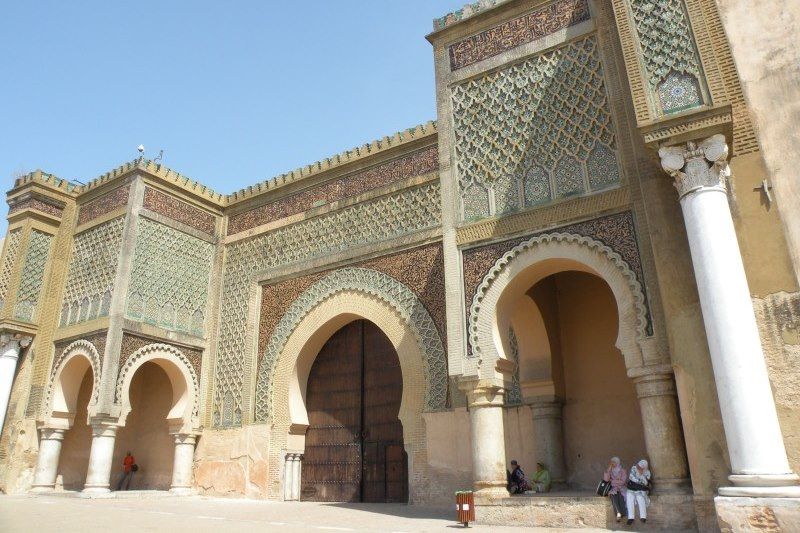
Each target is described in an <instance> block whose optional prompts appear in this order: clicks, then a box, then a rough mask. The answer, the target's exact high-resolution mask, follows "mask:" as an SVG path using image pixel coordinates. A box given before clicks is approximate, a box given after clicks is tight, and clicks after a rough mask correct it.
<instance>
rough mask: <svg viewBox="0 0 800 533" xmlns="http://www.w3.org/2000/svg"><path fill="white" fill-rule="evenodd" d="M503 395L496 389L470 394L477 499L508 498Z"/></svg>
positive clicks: (474, 483) (488, 388)
mask: <svg viewBox="0 0 800 533" xmlns="http://www.w3.org/2000/svg"><path fill="white" fill-rule="evenodd" d="M503 394H504V391H503V389H502V388H500V387H495V386H486V387H477V388H474V389H469V390H467V400H468V402H469V414H470V423H471V430H472V471H473V486H474V489H475V491H476V493H477V494H476V495H477V496H479V497H481V498H497V497H507V496H508V490H507V489H506V484H507V481H506V443H505V431H504V429H503Z"/></svg>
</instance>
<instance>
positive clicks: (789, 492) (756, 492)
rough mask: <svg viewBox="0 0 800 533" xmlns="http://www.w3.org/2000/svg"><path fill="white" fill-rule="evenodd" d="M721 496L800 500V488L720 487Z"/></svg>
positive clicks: (795, 486)
mask: <svg viewBox="0 0 800 533" xmlns="http://www.w3.org/2000/svg"><path fill="white" fill-rule="evenodd" d="M719 495H720V496H727V497H732V498H800V486H798V485H792V486H784V487H720V488H719ZM798 501H799V502H800V500H798Z"/></svg>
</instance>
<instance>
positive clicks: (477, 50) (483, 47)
mask: <svg viewBox="0 0 800 533" xmlns="http://www.w3.org/2000/svg"><path fill="white" fill-rule="evenodd" d="M590 18H591V13H590V12H589V4H588V2H587V1H586V0H558V1H557V2H553V3H552V4H550V5H548V6H545V7H543V8H540V9H538V10H536V11H534V12H532V13H528V14H527V15H522V16H521V17H517V18H515V19H512V20H509V21H508V22H504V23H503V24H500V25H499V26H495V27H493V28H490V29H488V30H486V31H483V32H481V33H478V34H476V35H472V36H470V37H467V38H466V39H463V40H461V41H458V42H457V43H455V44H452V45H450V46H449V47H448V52H449V54H450V70H452V71H454V70H458V69H460V68H463V67H466V66H468V65H472V64H473V63H477V62H478V61H482V60H484V59H487V58H490V57H493V56H496V55H498V54H501V53H503V52H505V51H506V50H511V49H512V48H515V47H517V46H520V45H522V44H526V43H530V42H533V41H535V40H537V39H541V38H542V37H545V36H546V35H550V34H552V33H555V32H557V31H559V30H563V29H564V28H568V27H570V26H573V25H575V24H578V23H579V22H583V21H586V20H589V19H590Z"/></svg>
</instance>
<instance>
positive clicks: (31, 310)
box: [14, 230, 53, 322]
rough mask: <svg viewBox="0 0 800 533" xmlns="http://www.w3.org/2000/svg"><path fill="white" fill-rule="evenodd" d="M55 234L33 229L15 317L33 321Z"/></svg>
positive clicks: (18, 292) (20, 282) (15, 306)
mask: <svg viewBox="0 0 800 533" xmlns="http://www.w3.org/2000/svg"><path fill="white" fill-rule="evenodd" d="M52 241H53V236H52V235H50V234H49V233H43V232H41V231H36V230H32V231H31V237H30V242H29V243H28V253H27V254H26V255H25V264H24V265H23V267H22V275H21V276H20V280H19V289H17V303H16V305H14V318H18V319H19V320H24V321H26V322H33V320H34V318H35V317H34V314H35V313H36V307H37V305H38V304H39V295H40V294H41V292H42V285H43V283H44V271H45V270H46V269H47V260H48V258H49V257H50V244H51V243H52Z"/></svg>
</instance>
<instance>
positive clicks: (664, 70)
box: [630, 0, 703, 114]
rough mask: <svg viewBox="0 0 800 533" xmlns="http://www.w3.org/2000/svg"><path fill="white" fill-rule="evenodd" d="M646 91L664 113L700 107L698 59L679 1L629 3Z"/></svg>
mask: <svg viewBox="0 0 800 533" xmlns="http://www.w3.org/2000/svg"><path fill="white" fill-rule="evenodd" d="M630 6H631V11H632V13H633V19H634V22H635V24H636V31H637V33H638V35H639V46H640V48H641V53H642V58H643V60H644V66H645V70H646V72H647V78H648V82H649V84H650V89H651V91H652V92H653V94H654V95H656V97H657V98H658V101H659V105H660V107H661V110H662V112H663V113H664V114H669V113H676V112H679V111H683V110H685V109H691V108H693V107H697V106H700V105H703V96H702V93H701V91H700V85H699V80H701V79H702V69H701V67H700V58H699V56H698V54H697V50H696V49H695V46H694V36H693V35H692V30H691V27H690V25H689V17H688V15H687V14H686V6H685V5H684V3H683V0H630Z"/></svg>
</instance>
